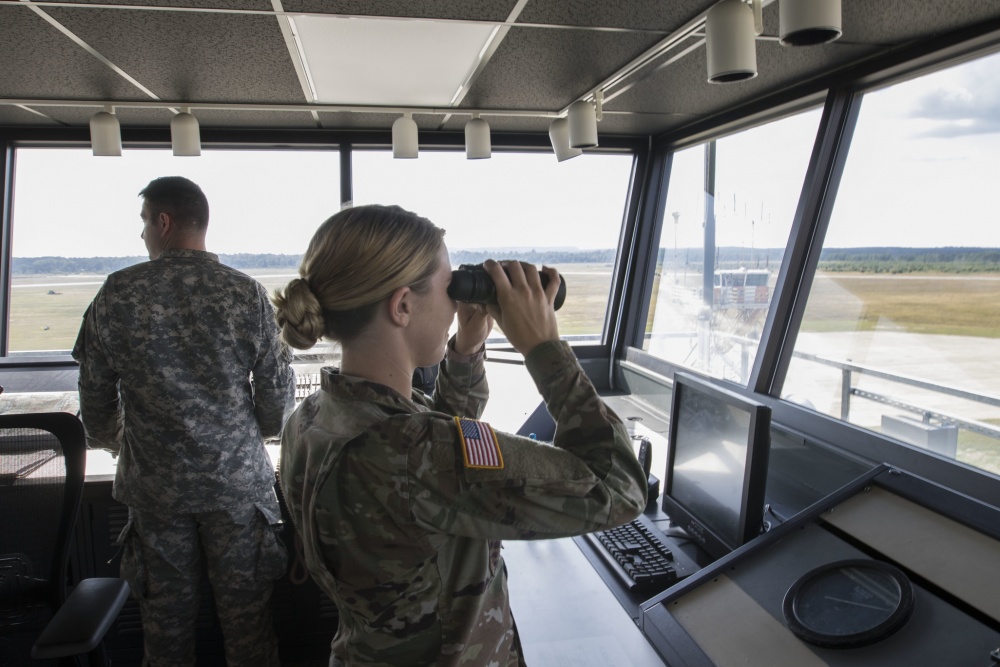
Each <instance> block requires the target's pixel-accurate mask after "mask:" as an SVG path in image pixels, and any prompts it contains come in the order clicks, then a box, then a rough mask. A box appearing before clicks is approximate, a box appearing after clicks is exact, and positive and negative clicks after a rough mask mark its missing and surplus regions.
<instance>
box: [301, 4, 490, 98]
mask: <svg viewBox="0 0 1000 667" xmlns="http://www.w3.org/2000/svg"><path fill="white" fill-rule="evenodd" d="M292 20H293V21H294V24H295V32H296V33H297V34H298V37H299V40H300V43H301V46H302V52H303V54H304V56H305V59H306V63H307V67H308V70H309V72H310V75H311V77H312V81H313V85H314V87H315V90H316V100H315V101H316V102H319V103H322V104H358V105H376V106H438V107H440V106H448V105H450V104H451V102H452V100H453V99H454V97H455V93H456V91H457V90H458V89H459V87H460V86H461V85H462V84H463V83H464V82H465V80H466V78H467V77H468V75H469V73H470V72H472V71H473V70H474V69H475V67H476V65H477V64H478V61H479V58H480V55H481V54H482V52H483V49H484V47H485V46H486V43H487V41H488V40H489V39H490V35H491V34H492V33H493V31H494V29H495V28H496V27H497V26H496V24H479V23H435V22H433V21H418V20H396V19H365V18H344V17H336V16H297V17H294V18H293V19H292ZM398 53H403V54H405V56H404V57H403V58H400V57H398V56H395V57H393V55H392V54H398Z"/></svg>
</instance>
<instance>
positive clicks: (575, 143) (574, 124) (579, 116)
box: [566, 100, 597, 148]
mask: <svg viewBox="0 0 1000 667" xmlns="http://www.w3.org/2000/svg"><path fill="white" fill-rule="evenodd" d="M566 118H567V119H568V121H569V147H570V148H594V147H595V146H597V110H596V109H594V105H593V104H591V103H590V102H587V101H585V100H577V101H576V102H573V104H571V105H569V113H568V114H566Z"/></svg>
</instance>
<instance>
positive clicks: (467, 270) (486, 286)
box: [448, 264, 566, 310]
mask: <svg viewBox="0 0 1000 667" xmlns="http://www.w3.org/2000/svg"><path fill="white" fill-rule="evenodd" d="M503 271H504V273H506V274H507V276H508V277H510V273H509V272H508V271H507V269H506V268H505V269H504V270H503ZM539 275H540V277H541V279H542V287H545V286H546V285H548V284H549V277H548V276H547V275H546V274H544V273H542V272H540V271H539ZM559 277H560V278H561V279H562V280H561V281H560V283H559V291H558V292H557V293H556V300H555V303H554V304H553V307H554V308H555V310H559V309H560V308H562V305H563V301H565V300H566V279H565V278H563V277H562V276H559ZM448 296H449V297H451V298H452V299H453V300H454V301H464V302H466V303H492V304H495V303H496V302H497V289H496V286H495V285H494V284H493V279H492V278H490V274H488V273H486V269H485V268H483V265H482V264H462V265H461V266H459V267H458V270H457V271H452V272H451V283H450V284H449V285H448Z"/></svg>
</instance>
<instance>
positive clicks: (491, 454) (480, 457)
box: [455, 417, 503, 470]
mask: <svg viewBox="0 0 1000 667" xmlns="http://www.w3.org/2000/svg"><path fill="white" fill-rule="evenodd" d="M455 423H456V424H458V433H459V435H460V436H461V438H462V457H463V458H464V459H465V467H466V468H492V469H495V470H499V469H501V468H503V456H502V455H501V454H500V444H499V443H498V442H497V437H496V434H494V433H493V429H492V428H490V425H489V424H487V423H486V422H477V421H475V420H472V419H462V418H461V417H455Z"/></svg>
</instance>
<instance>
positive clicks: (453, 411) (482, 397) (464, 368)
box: [434, 337, 490, 417]
mask: <svg viewBox="0 0 1000 667" xmlns="http://www.w3.org/2000/svg"><path fill="white" fill-rule="evenodd" d="M454 342H455V338H454V337H452V339H451V340H449V341H448V353H447V355H446V356H445V359H444V361H442V362H441V366H440V369H439V372H438V378H437V384H436V385H435V388H434V407H435V409H436V410H438V411H440V412H443V413H445V414H449V415H461V416H463V417H478V416H480V415H481V414H483V410H484V409H485V408H486V401H487V400H489V397H490V387H489V384H487V382H486V368H485V366H486V364H485V360H486V353H485V351H482V352H479V353H477V354H474V355H471V356H468V357H467V356H464V355H459V354H456V353H455V352H454V351H453V350H452V345H453V343H454Z"/></svg>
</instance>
